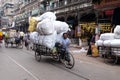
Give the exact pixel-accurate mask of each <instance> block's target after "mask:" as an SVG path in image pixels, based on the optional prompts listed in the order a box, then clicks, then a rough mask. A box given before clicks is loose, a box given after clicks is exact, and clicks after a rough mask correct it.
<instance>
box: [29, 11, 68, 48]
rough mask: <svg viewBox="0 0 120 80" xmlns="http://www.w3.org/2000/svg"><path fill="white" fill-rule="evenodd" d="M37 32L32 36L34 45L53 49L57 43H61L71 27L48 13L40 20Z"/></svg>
mask: <svg viewBox="0 0 120 80" xmlns="http://www.w3.org/2000/svg"><path fill="white" fill-rule="evenodd" d="M37 19H39V21H40V22H39V23H38V24H37V28H36V32H32V33H31V34H30V39H31V41H32V42H33V43H37V44H40V45H43V46H45V47H48V48H50V49H53V47H54V46H55V43H56V42H59V41H60V40H61V38H62V35H63V33H64V32H67V31H68V30H69V26H68V24H67V23H65V22H61V21H56V16H55V14H54V13H52V12H46V13H44V14H43V15H41V16H40V17H39V18H37Z"/></svg>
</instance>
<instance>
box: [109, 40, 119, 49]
mask: <svg viewBox="0 0 120 80" xmlns="http://www.w3.org/2000/svg"><path fill="white" fill-rule="evenodd" d="M110 44H111V47H120V39H114V40H111V42H110Z"/></svg>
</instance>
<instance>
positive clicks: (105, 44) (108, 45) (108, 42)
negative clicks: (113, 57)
mask: <svg viewBox="0 0 120 80" xmlns="http://www.w3.org/2000/svg"><path fill="white" fill-rule="evenodd" d="M110 43H111V40H105V41H104V42H103V45H104V46H106V47H110V46H111V44H110Z"/></svg>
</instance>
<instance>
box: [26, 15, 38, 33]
mask: <svg viewBox="0 0 120 80" xmlns="http://www.w3.org/2000/svg"><path fill="white" fill-rule="evenodd" d="M37 23H38V21H37V20H36V19H35V18H34V17H30V20H29V28H28V31H30V32H33V31H35V30H36V26H37Z"/></svg>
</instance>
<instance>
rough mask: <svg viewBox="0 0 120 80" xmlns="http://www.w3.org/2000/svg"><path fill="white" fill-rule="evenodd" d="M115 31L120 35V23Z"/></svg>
mask: <svg viewBox="0 0 120 80" xmlns="http://www.w3.org/2000/svg"><path fill="white" fill-rule="evenodd" d="M114 33H115V34H119V35H120V25H117V26H116V27H115V29H114Z"/></svg>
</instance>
